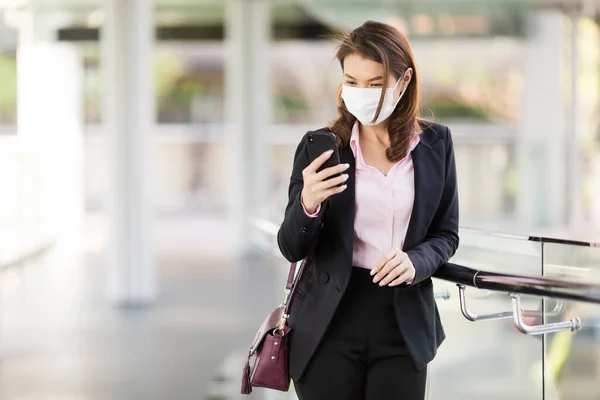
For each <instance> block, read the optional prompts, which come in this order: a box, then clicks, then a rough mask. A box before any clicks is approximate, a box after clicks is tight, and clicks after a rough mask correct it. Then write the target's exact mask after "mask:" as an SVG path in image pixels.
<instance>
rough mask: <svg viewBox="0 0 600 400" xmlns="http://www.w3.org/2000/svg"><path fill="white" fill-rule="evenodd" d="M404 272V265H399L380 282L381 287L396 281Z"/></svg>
mask: <svg viewBox="0 0 600 400" xmlns="http://www.w3.org/2000/svg"><path fill="white" fill-rule="evenodd" d="M403 272H404V271H403V270H402V264H399V265H397V266H396V267H395V268H393V269H392V270H391V271H389V272H388V273H387V274H386V275H385V277H383V279H382V280H381V282H379V286H385V285H387V284H389V283H390V282H392V281H393V280H394V279H396V278H397V277H398V276H400V275H402V273H403Z"/></svg>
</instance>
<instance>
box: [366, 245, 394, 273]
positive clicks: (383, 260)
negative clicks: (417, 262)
mask: <svg viewBox="0 0 600 400" xmlns="http://www.w3.org/2000/svg"><path fill="white" fill-rule="evenodd" d="M395 255H396V249H392V250H390V251H388V252H387V253H386V254H384V255H383V256H381V257H379V260H377V262H376V263H375V266H374V267H373V269H372V270H371V275H375V274H376V273H377V272H379V270H380V269H381V267H383V266H384V265H385V263H386V262H388V261H389V260H391V259H392V258H393V257H394V256H395Z"/></svg>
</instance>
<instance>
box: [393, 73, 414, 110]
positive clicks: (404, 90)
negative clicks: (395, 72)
mask: <svg viewBox="0 0 600 400" xmlns="http://www.w3.org/2000/svg"><path fill="white" fill-rule="evenodd" d="M405 73H406V70H405V71H404V72H403V73H402V76H401V77H400V78H399V79H398V81H397V82H396V84H395V85H394V87H393V88H392V95H393V93H394V90H396V86H398V84H399V83H400V81H401V80H402V78H404V74H405ZM408 85H410V81H408V83H407V84H406V87H405V88H404V89H403V90H402V92H400V96H398V100H396V104H394V108H396V106H397V105H398V103H400V99H402V96H404V92H406V89H408Z"/></svg>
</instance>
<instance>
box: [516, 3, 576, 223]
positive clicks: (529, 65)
mask: <svg viewBox="0 0 600 400" xmlns="http://www.w3.org/2000/svg"><path fill="white" fill-rule="evenodd" d="M529 22H530V23H529V27H530V31H529V36H528V38H527V41H526V44H525V46H526V48H525V51H524V52H523V55H524V57H525V59H524V79H523V83H524V88H523V108H522V120H521V126H520V132H519V136H518V142H517V163H518V177H519V192H518V216H519V222H520V224H521V226H522V227H523V228H525V229H531V228H540V227H547V226H551V225H561V224H564V223H565V222H566V217H567V216H566V199H567V194H566V191H567V189H568V188H567V185H566V171H565V162H566V159H565V156H566V153H567V152H566V151H565V146H566V141H565V96H564V93H563V82H562V75H563V60H564V51H565V49H564V40H563V16H562V14H561V13H560V12H559V11H553V10H539V11H536V12H535V13H533V14H532V15H531V17H530V21H529Z"/></svg>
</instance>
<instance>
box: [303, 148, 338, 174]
mask: <svg viewBox="0 0 600 400" xmlns="http://www.w3.org/2000/svg"><path fill="white" fill-rule="evenodd" d="M332 154H333V150H327V151H325V152H323V153H322V154H321V155H320V156H319V157H317V158H315V159H314V160H313V162H311V163H310V164H308V167H306V170H307V171H308V172H311V173H315V172H317V170H318V169H319V167H320V166H321V165H323V163H324V162H325V161H327V159H328V158H329V157H331V155H332Z"/></svg>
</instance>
